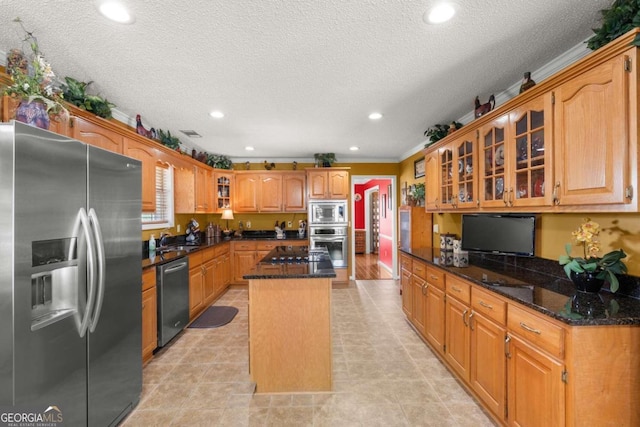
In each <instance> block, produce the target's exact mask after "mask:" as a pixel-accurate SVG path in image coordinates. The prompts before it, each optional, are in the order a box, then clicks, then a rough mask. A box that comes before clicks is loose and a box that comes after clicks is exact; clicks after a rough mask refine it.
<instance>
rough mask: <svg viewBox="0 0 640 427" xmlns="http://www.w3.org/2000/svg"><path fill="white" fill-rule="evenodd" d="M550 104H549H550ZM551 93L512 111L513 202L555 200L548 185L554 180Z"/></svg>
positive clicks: (535, 203)
mask: <svg viewBox="0 0 640 427" xmlns="http://www.w3.org/2000/svg"><path fill="white" fill-rule="evenodd" d="M547 103H548V105H545V104H547ZM546 111H551V95H550V94H549V95H548V96H547V95H545V96H541V97H539V98H536V99H533V100H531V101H530V102H528V103H526V104H524V105H522V106H521V107H519V108H517V109H514V110H513V111H512V112H511V113H510V120H509V122H510V126H511V132H510V140H509V146H510V148H511V150H509V156H510V158H509V162H508V163H509V164H510V165H513V167H512V169H511V171H512V172H511V175H512V181H511V182H510V183H509V200H508V204H509V206H544V205H547V204H550V203H551V194H549V193H550V192H549V191H546V190H547V189H546V188H545V186H547V185H549V183H551V182H552V180H551V167H550V165H549V164H548V162H547V158H548V156H550V155H551V151H552V147H551V144H550V140H547V138H545V135H546V134H547V133H548V132H550V130H551V124H550V121H551V120H550V119H551V114H550V113H549V114H545V112H546Z"/></svg>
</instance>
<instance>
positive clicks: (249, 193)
mask: <svg viewBox="0 0 640 427" xmlns="http://www.w3.org/2000/svg"><path fill="white" fill-rule="evenodd" d="M259 182H260V174H257V173H250V174H237V175H236V181H235V186H234V189H233V191H234V193H233V211H234V212H258V187H259Z"/></svg>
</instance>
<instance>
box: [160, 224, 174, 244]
mask: <svg viewBox="0 0 640 427" xmlns="http://www.w3.org/2000/svg"><path fill="white" fill-rule="evenodd" d="M169 236H171V233H170V232H169V229H168V228H167V229H164V230H162V231H161V232H160V247H161V248H162V247H164V246H166V245H167V237H169Z"/></svg>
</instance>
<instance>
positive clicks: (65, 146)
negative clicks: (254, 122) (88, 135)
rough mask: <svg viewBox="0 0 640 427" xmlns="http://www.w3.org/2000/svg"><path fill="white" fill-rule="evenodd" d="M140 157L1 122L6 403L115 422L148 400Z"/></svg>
mask: <svg viewBox="0 0 640 427" xmlns="http://www.w3.org/2000/svg"><path fill="white" fill-rule="evenodd" d="M140 168H141V165H140V162H139V161H137V160H134V159H130V158H127V157H124V156H122V155H119V154H116V153H112V152H109V151H105V150H102V149H99V148H96V147H93V146H89V145H86V144H84V143H82V142H79V141H75V140H72V139H69V138H66V137H63V136H60V135H56V134H54V133H51V132H47V131H43V130H40V129H37V128H33V127H30V126H26V125H23V124H22V123H19V122H10V123H2V124H0V343H2V344H1V345H0V412H2V411H4V412H7V411H14V412H15V411H17V410H20V411H22V412H23V413H35V414H44V415H46V416H48V417H50V418H49V419H52V418H51V417H52V415H55V417H54V418H53V419H54V420H56V421H62V422H63V424H62V425H66V426H67V425H68V426H82V425H90V426H107V425H115V424H117V423H118V422H120V421H121V419H122V418H123V417H124V416H126V414H127V413H128V412H130V411H131V410H132V409H133V407H135V405H136V404H137V403H138V401H139V399H140V394H141V390H142V357H141V354H142V353H141V346H142V342H141V329H142V325H141V323H142V314H141V307H142V298H141V263H140V231H141V225H140V212H141V170H140Z"/></svg>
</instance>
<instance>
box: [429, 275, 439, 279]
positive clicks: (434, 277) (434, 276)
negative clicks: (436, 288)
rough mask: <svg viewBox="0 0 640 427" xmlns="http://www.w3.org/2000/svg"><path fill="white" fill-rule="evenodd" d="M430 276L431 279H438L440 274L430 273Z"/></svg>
mask: <svg viewBox="0 0 640 427" xmlns="http://www.w3.org/2000/svg"><path fill="white" fill-rule="evenodd" d="M429 278H430V279H431V280H438V276H436V275H435V274H430V275H429Z"/></svg>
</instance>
